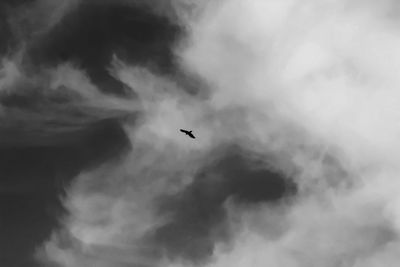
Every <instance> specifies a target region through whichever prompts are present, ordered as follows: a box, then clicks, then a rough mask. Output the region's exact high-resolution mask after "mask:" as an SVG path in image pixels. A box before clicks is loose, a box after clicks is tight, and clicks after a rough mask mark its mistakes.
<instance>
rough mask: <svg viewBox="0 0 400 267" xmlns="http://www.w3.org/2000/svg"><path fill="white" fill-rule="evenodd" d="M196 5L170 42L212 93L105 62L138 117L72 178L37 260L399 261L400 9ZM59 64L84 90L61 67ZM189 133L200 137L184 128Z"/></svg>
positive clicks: (183, 66) (268, 1)
mask: <svg viewBox="0 0 400 267" xmlns="http://www.w3.org/2000/svg"><path fill="white" fill-rule="evenodd" d="M179 3H180V2H178V4H179ZM199 6H200V9H199V10H200V11H199V12H200V13H197V14H196V15H193V16H192V15H191V14H188V13H185V15H182V16H179V18H181V19H182V21H180V23H184V24H185V26H186V28H185V29H186V30H187V32H186V35H185V36H184V37H183V39H182V40H181V43H180V44H179V45H177V46H176V48H175V50H176V56H177V58H178V60H179V64H180V66H179V69H180V70H183V71H185V72H187V73H186V74H187V75H188V76H189V77H190V75H193V76H195V78H196V79H197V78H200V79H201V81H202V86H204V87H206V89H205V91H202V90H199V91H200V93H198V94H190V93H188V92H187V90H185V88H182V86H183V85H182V84H179V83H178V82H176V81H174V79H175V77H174V76H173V75H172V76H168V75H160V74H158V73H154V72H152V71H151V70H148V69H146V67H143V66H138V65H134V64H132V63H131V62H126V61H124V59H123V58H122V59H120V60H115V61H114V64H111V70H110V72H111V74H112V75H113V77H115V78H116V79H117V80H119V81H120V82H121V83H123V84H124V85H125V86H127V87H128V88H130V90H132V91H134V92H135V95H136V97H137V99H135V100H118V102H112V103H113V104H115V106H117V107H118V106H120V107H123V108H125V107H128V106H129V101H132V105H135V111H137V112H138V113H137V114H138V116H137V120H135V121H134V122H132V121H126V122H124V129H125V130H126V132H127V134H128V136H129V138H130V142H131V143H132V150H131V152H130V153H129V155H127V156H126V157H124V158H122V159H118V160H116V161H114V162H112V163H109V164H105V165H103V166H100V167H98V169H95V170H92V171H89V172H84V173H82V174H81V175H79V176H78V177H77V178H76V179H75V181H74V183H73V185H72V186H71V188H69V190H68V195H67V197H66V199H65V202H64V203H65V205H66V207H67V209H68V211H69V212H70V214H69V215H68V216H66V218H64V220H63V229H61V230H60V231H55V232H54V235H53V237H52V239H50V240H49V241H48V242H47V243H46V244H45V245H44V247H43V248H42V250H41V251H42V252H41V253H42V258H46V259H47V260H50V261H54V262H56V263H58V264H60V265H61V266H71V267H74V266H88V265H94V264H95V265H96V266H135V265H139V266H140V265H141V264H142V265H144V266H146V265H151V266H154V265H160V266H192V265H201V266H214V267H218V266H234V267H235V266H238V267H239V266H240V267H241V266H265V265H268V266H284V267H303V266H324V267H330V266H332V267H336V266H349V267H356V266H371V267H372V266H382V263H384V265H385V266H394V265H395V263H396V262H398V256H397V254H398V253H397V252H398V242H399V241H398V233H399V232H398V231H399V230H398V229H399V218H400V216H399V208H398V203H399V197H398V195H399V183H398V182H397V180H398V179H397V177H398V175H399V169H398V165H399V153H398V151H400V150H399V145H398V142H397V137H398V135H399V130H400V127H399V123H398V118H399V114H400V110H399V108H398V107H399V103H398V99H399V97H400V95H399V93H398V89H397V87H398V86H399V85H400V81H399V79H398V75H397V70H398V68H399V66H398V65H399V62H400V60H399V54H398V52H397V47H398V42H399V40H400V39H399V35H398V33H397V31H396V29H397V25H398V19H397V18H396V16H394V15H393V13H395V12H397V10H398V5H397V4H396V3H395V2H394V1H381V2H379V3H377V2H374V1H353V2H349V1H344V0H343V1H342V0H340V1H330V0H324V1H317V0H309V1H304V2H299V1H295V0H283V1H273V0H265V1H257V0H245V1H243V0H240V1H239V0H225V1H215V2H213V3H208V4H207V5H204V6H202V5H199ZM157 10H163V9H162V8H161V9H157ZM186 15H187V16H186ZM55 73H61V74H62V76H61V77H64V76H63V75H65V77H75V79H73V80H76V81H77V86H78V85H85V84H88V81H87V80H85V79H84V76H82V74H79V73H77V72H75V71H72V70H71V69H70V68H65V67H61V68H60V69H58V70H57V71H56V72H55ZM56 76H57V75H56ZM57 77H59V76H57ZM195 78H193V79H195ZM56 81H58V82H59V81H63V82H64V83H70V82H69V81H70V79H69V78H68V79H63V78H58V79H56ZM73 87H75V85H73ZM201 89H203V88H201ZM204 92H206V93H204ZM202 93H204V95H202ZM87 98H88V99H97V98H98V97H97V96H95V95H93V94H92V93H88V94H87ZM89 101H91V100H89ZM104 101H111V100H104ZM101 103H103V102H101ZM107 103H108V102H107ZM107 106H108V104H107ZM186 127H187V128H190V129H193V130H194V132H195V134H196V136H197V137H198V138H197V139H196V140H195V141H192V140H190V139H184V137H182V136H180V135H179V132H178V129H179V128H186ZM231 144H236V145H237V146H238V147H239V149H238V150H237V151H238V152H237V153H238V155H239V156H238V158H239V159H237V158H236V159H235V158H233V159H232V157H231V155H232V154H234V153H233V152H232V150H230V149H227V147H231ZM224 160H225V161H224ZM224 162H225V163H224ZM247 162H250V164H247ZM251 163H253V164H251ZM254 163H257V164H254ZM210 166H212V167H210ZM237 168H238V169H237ZM258 175H260V176H261V177H264V178H265V179H266V180H268V179H269V178H268V177H269V175H272V176H274V177H276V181H277V183H278V184H279V183H280V182H282V181H284V180H285V179H286V177H290V179H292V180H293V182H294V183H295V186H294V188H295V190H293V191H290V190H289V189H288V188H290V185H288V184H284V183H283V184H282V186H281V187H280V188H279V189H276V190H274V191H273V192H271V191H269V190H270V188H271V187H273V182H272V180H268V181H269V182H268V183H267V184H264V181H262V180H261V178H256V177H258ZM239 176H240V177H239ZM247 188H249V189H247ZM259 188H260V191H258V189H259ZM246 190H249V191H246ZM285 192H286V193H287V192H289V193H287V194H285ZM258 194H259V195H258ZM257 196H259V198H257ZM271 196H273V197H271ZM285 197H287V198H285ZM253 198H254V199H253ZM70 240H73V241H70Z"/></svg>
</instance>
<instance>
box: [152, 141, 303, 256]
mask: <svg viewBox="0 0 400 267" xmlns="http://www.w3.org/2000/svg"><path fill="white" fill-rule="evenodd" d="M213 153H216V152H215V151H213V152H211V153H210V154H211V155H210V158H211V160H210V162H211V163H210V164H208V165H206V166H204V167H203V168H202V169H201V170H200V171H199V172H198V173H197V174H196V175H195V177H194V180H193V182H192V183H191V184H189V185H188V186H186V187H185V188H184V189H183V190H182V191H180V192H179V193H177V194H174V195H172V196H164V197H161V199H160V200H159V208H158V209H159V212H160V215H161V216H166V218H168V219H167V220H168V222H167V223H166V224H165V225H162V226H161V227H159V228H158V229H156V230H154V232H153V233H151V234H150V237H149V239H150V240H151V241H152V242H154V243H155V244H156V246H158V247H159V248H160V249H161V250H162V251H164V252H165V253H166V254H167V255H168V256H169V257H171V258H172V259H175V258H183V259H185V260H190V261H194V262H199V261H204V260H207V259H208V258H209V257H210V256H211V255H212V252H213V250H214V245H215V243H216V242H218V241H226V242H228V241H229V239H230V237H231V236H232V233H231V229H230V225H229V222H228V218H227V216H228V215H227V210H226V208H225V204H226V203H227V201H228V200H231V201H234V202H235V203H236V204H239V205H256V204H260V203H267V202H272V203H273V202H277V201H280V200H282V199H283V198H285V197H288V196H291V195H293V194H294V193H295V191H296V190H295V185H294V184H293V182H291V180H290V179H288V178H287V177H285V176H284V175H283V174H281V173H278V172H275V171H272V170H271V169H268V168H266V166H265V162H264V164H263V162H262V161H261V159H260V158H257V155H254V154H252V153H251V152H249V151H246V150H243V149H241V148H239V147H237V146H232V147H229V148H227V149H223V152H217V155H213Z"/></svg>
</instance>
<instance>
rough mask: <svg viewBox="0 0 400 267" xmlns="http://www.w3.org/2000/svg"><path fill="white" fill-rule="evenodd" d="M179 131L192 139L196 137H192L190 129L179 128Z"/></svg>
mask: <svg viewBox="0 0 400 267" xmlns="http://www.w3.org/2000/svg"><path fill="white" fill-rule="evenodd" d="M180 131H181V132H182V133H185V134H186V135H188V136H189V137H191V138H193V139H195V138H196V137H194V135H193V134H192V131H187V130H184V129H180Z"/></svg>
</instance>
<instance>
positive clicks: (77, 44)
mask: <svg viewBox="0 0 400 267" xmlns="http://www.w3.org/2000/svg"><path fill="white" fill-rule="evenodd" d="M179 32H180V29H179V27H178V26H177V25H174V24H173V23H172V22H171V21H170V20H169V19H168V18H166V17H162V16H159V15H155V14H153V13H152V12H151V10H150V9H148V8H146V7H143V6H136V5H132V4H127V3H121V2H120V1H116V2H115V1H114V2H113V1H97V2H95V1H88V2H85V1H82V3H81V4H79V5H78V6H77V7H76V8H74V9H73V10H71V11H70V12H68V13H67V14H65V16H64V17H63V18H62V19H61V20H60V21H59V22H58V23H57V24H56V25H55V26H54V27H53V28H51V29H50V30H49V31H47V32H45V33H44V34H42V35H40V36H38V37H37V39H36V40H34V41H33V42H32V43H31V44H30V47H29V48H28V52H27V55H28V58H29V59H30V60H31V63H32V64H33V65H34V66H37V65H38V64H39V65H54V64H58V63H60V62H66V61H68V62H74V63H76V64H77V65H78V66H80V67H81V68H83V69H84V70H85V71H86V72H87V73H88V75H89V77H90V78H91V79H92V81H93V82H94V83H95V84H96V85H98V86H99V87H100V88H101V89H102V90H104V91H106V92H117V93H118V92H119V93H121V92H123V91H124V90H123V85H122V83H121V82H119V81H118V80H116V79H114V78H113V77H112V76H111V75H110V74H109V72H108V68H109V67H110V62H111V60H112V57H113V55H116V56H118V57H120V58H123V59H124V61H126V62H130V63H134V64H139V65H147V66H149V67H151V68H153V69H154V70H157V71H160V72H172V71H173V70H174V64H175V63H174V57H173V54H172V50H171V49H172V46H173V44H174V42H175V41H176V40H177V37H178V34H179Z"/></svg>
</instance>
